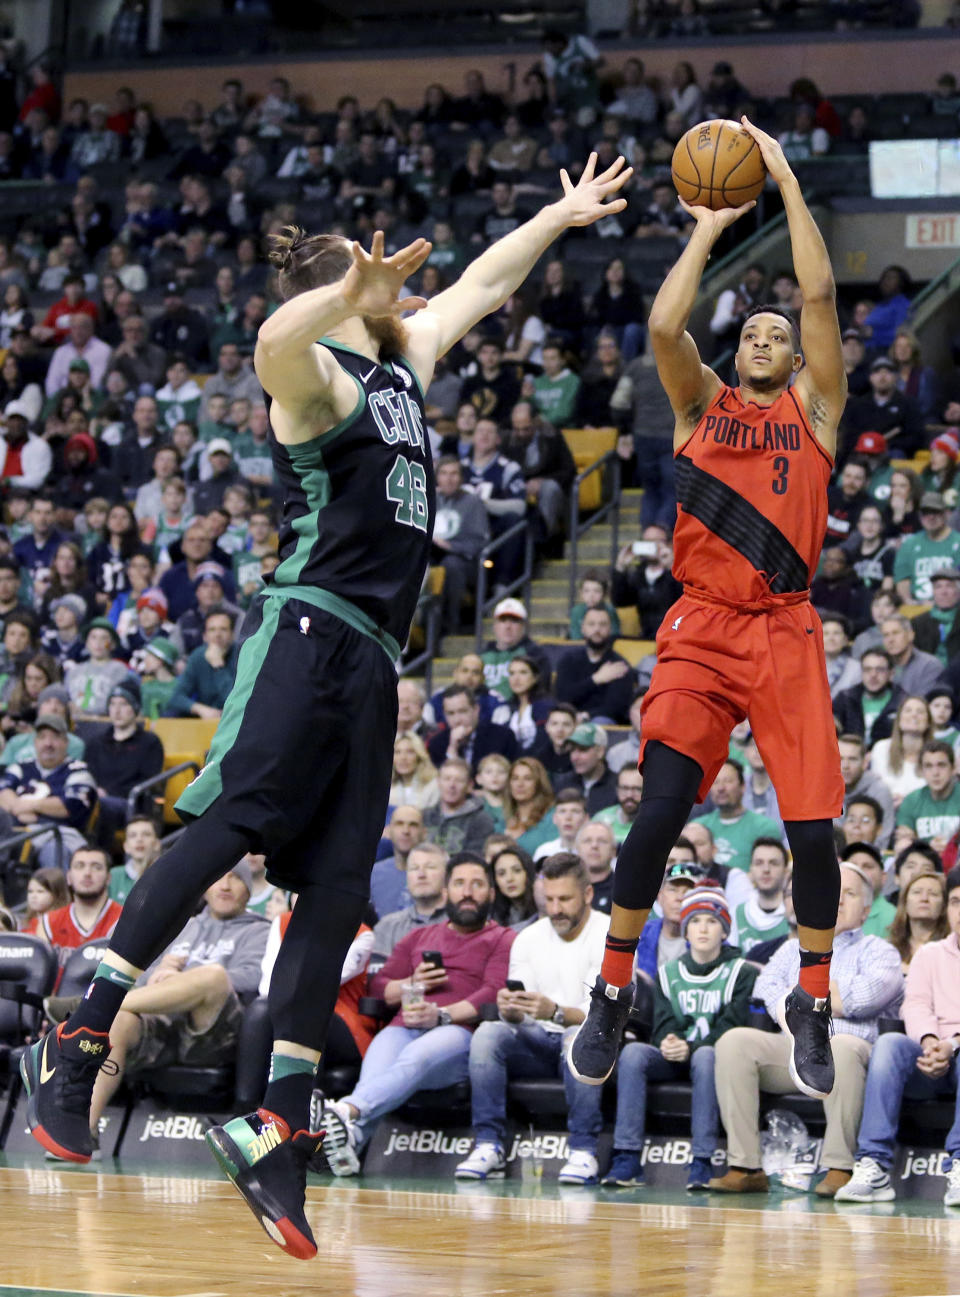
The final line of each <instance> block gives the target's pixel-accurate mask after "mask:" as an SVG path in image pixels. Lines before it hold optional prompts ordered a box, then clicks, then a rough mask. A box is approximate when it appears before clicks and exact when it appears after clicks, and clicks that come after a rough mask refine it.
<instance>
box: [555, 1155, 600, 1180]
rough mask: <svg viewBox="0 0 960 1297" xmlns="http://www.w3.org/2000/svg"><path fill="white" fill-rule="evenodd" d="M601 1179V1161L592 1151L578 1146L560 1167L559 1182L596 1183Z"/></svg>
mask: <svg viewBox="0 0 960 1297" xmlns="http://www.w3.org/2000/svg"><path fill="white" fill-rule="evenodd" d="M599 1179H600V1163H599V1162H598V1161H597V1159H596V1158H595V1157H594V1155H593V1154H592V1153H588V1152H587V1151H586V1149H584V1148H577V1149H574V1151H573V1152H572V1153H571V1154H570V1156H569V1157H568V1158H567V1160H566V1162H565V1163H564V1164H563V1166H562V1167H561V1168H560V1174H559V1175H558V1176H557V1183H558V1184H596V1183H597V1181H598V1180H599Z"/></svg>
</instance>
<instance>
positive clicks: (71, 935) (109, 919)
mask: <svg viewBox="0 0 960 1297" xmlns="http://www.w3.org/2000/svg"><path fill="white" fill-rule="evenodd" d="M122 912H123V911H122V908H121V906H119V905H118V904H117V902H116V901H112V900H110V899H109V898H108V899H107V900H106V901H105V902H104V905H103V909H102V910H101V911H100V913H99V914H98V915H97V919H96V922H95V923H93V924H92V925H91V926H90V927H89V928H88V929H86V930H84V929H83V928H81V927H80V925H79V924H78V923H77V916H76V912H75V910H74V908H73V906H72V905H64V906H62V907H61V908H60V909H59V910H47V912H46V914H43V915H41V917H40V926H41V927H42V929H43V933H44V935H45V936H46V938H47V940H48V941H49V942H50V944H51V946H55V947H56V948H57V953H58V955H59V958H60V963H61V964H63V963H65V962H66V959H67V956H68V955H69V954H70V951H71V950H75V949H76V948H77V946H82V945H83V943H84V942H85V941H93V939H94V938H95V937H109V936H110V934H111V933H112V932H113V930H114V928H115V927H116V926H117V919H119V917H120V915H121V914H122Z"/></svg>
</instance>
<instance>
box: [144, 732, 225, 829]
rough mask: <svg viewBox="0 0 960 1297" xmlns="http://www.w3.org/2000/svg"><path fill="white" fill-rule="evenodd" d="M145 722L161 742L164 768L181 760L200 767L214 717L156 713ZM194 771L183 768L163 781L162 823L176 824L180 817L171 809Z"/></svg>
mask: <svg viewBox="0 0 960 1297" xmlns="http://www.w3.org/2000/svg"><path fill="white" fill-rule="evenodd" d="M147 726H148V728H149V729H150V730H152V731H153V733H154V734H156V736H157V738H158V739H159V740H160V742H161V743H162V744H163V768H164V770H171V769H172V768H173V767H174V766H178V765H180V764H181V763H182V762H184V761H195V762H196V763H197V766H198V768H202V766H203V763H204V761H205V760H206V758H207V752H208V751H209V749H210V744H211V743H212V742H213V736H214V734H215V733H216V729H217V721H216V720H215V719H211V720H206V719H204V718H202V717H199V716H158V717H157V718H156V720H151V721H148V722H147ZM195 773H196V772H195V771H191V770H184V771H183V772H182V773H181V774H178V775H174V776H173V778H171V779H168V780H167V782H166V783H165V784H164V785H163V822H164V824H169V825H177V826H179V824H180V818H179V816H178V815H177V813H176V811H175V810H174V809H173V807H174V803H175V802H176V800H177V798H178V797H179V796H180V794H181V793H182V792H183V790H184V789H185V788H186V786H187V784H189V783H190V781H191V779H193V777H194V775H195Z"/></svg>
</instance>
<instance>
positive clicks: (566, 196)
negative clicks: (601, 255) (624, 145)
mask: <svg viewBox="0 0 960 1297" xmlns="http://www.w3.org/2000/svg"><path fill="white" fill-rule="evenodd" d="M596 169H597V155H596V154H595V153H591V154H590V156H589V158H587V165H586V166H585V167H584V168H583V173H582V175H581V176H580V179H579V180H578V181H577V183H576V184H574V183H573V181H572V180H571V179H570V177H569V175H568V174H567V172H566V169H563V170H561V172H560V183H561V185H563V198H561V200H560V202H559V203H558V207H559V208H560V211H561V213H562V215H563V218H564V222H565V224H567V225H592V224H593V223H594V221H599V220H600V218H601V217H602V216H613V215H615V214H616V213H617V212H622V211H623V209H624V208H625V207H626V205H627V200H626V199H625V198H613V199H611V201H610V202H606V201H605V200H606V199H608V198H610V196H611V194H615V193H617V192H618V190H620V189H622V188H623V186H624V185H625V184H626V183H627V181H628V180H629V179H630V177H631V176H632V175H633V167H628V166H626V159H625V158H623V157H622V156H621V157H619V158H617V160H616V162H614V163H613V164H612V165H611V166H609V167H608V168H607V169H606V171H604V172H603V173H602V174H601V175H599V176H597V175H595V174H594V173H595V172H596Z"/></svg>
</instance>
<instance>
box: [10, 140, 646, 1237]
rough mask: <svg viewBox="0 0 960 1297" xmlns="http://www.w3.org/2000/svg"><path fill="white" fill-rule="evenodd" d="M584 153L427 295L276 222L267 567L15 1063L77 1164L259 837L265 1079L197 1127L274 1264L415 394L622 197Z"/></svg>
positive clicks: (404, 596)
mask: <svg viewBox="0 0 960 1297" xmlns="http://www.w3.org/2000/svg"><path fill="white" fill-rule="evenodd" d="M596 162H597V159H596V155H595V154H592V155H591V157H590V159H589V161H588V162H587V165H586V167H585V168H584V170H583V174H582V176H581V179H580V181H579V183H578V184H577V185H574V184H573V183H572V182H571V180H570V179H569V177H568V176H567V173H566V172H565V171H562V172H561V173H560V178H561V182H562V185H563V197H562V198H560V199H559V201H557V202H555V203H551V204H550V205H549V206H547V207H544V208H543V209H542V211H540V212H539V213H538V214H537V215H536V216H534V217H533V218H532V219H531V220H529V221H527V222H526V223H525V224H524V225H522V226H520V227H519V228H518V229H516V230H514V231H513V232H512V233H510V234H508V235H506V236H505V237H504V238H503V239H501V240H500V241H499V242H498V243H495V244H494V245H493V246H492V247H491V248H489V249H487V251H486V252H484V253H483V254H482V255H481V256H480V257H478V258H477V259H476V261H474V262H473V263H472V264H471V265H470V266H469V267H468V269H467V270H466V271H465V272H464V274H463V275H462V276H461V278H460V279H459V280H458V282H457V283H456V284H454V285H453V286H452V287H451V288H449V289H447V290H446V291H445V292H443V293H440V294H438V295H437V296H436V297H434V298H432V299H431V301H430V302H429V303H427V302H426V301H424V300H423V299H421V298H407V299H406V300H400V296H399V295H400V290H401V288H402V286H403V283H404V281H405V280H406V279H407V278H408V277H409V276H410V275H412V274H413V273H415V272H416V271H417V270H418V269H419V268H420V266H422V265H423V263H424V262H425V260H426V259H427V257H428V255H429V253H430V245H429V244H428V243H426V242H425V241H424V240H423V239H418V240H416V241H415V242H414V243H412V244H410V246H409V247H406V248H403V249H402V250H401V251H399V252H397V253H395V254H394V255H393V256H391V257H385V256H384V255H383V235H382V233H377V234H375V235H374V238H373V244H372V247H371V251H370V252H369V253H367V252H365V251H364V250H363V249H362V248H360V247H359V246H358V245H357V244H351V243H350V242H348V241H347V240H346V239H342V238H339V237H336V236H332V235H316V236H313V237H309V238H308V237H305V236H304V235H303V234H302V232H300V231H299V230H291V231H289V237H276V238H275V240H274V247H273V250H272V253H271V259H272V260H273V261H274V262H275V264H277V265H278V266H279V272H280V273H279V285H280V290H281V294H282V296H283V298H284V302H283V304H282V305H281V306H280V307H279V309H278V310H277V311H276V312H275V313H274V314H273V315H272V316H271V317H270V318H269V319H268V320H267V321H266V322H265V323H264V324H263V326H262V327H261V329H260V334H259V338H258V342H257V349H256V354H255V357H254V364H255V367H256V371H257V375H258V377H259V378H260V381H261V383H262V384H263V387H264V389H265V391H266V393H267V400H268V403H269V413H270V429H271V431H270V444H271V450H272V454H273V459H274V464H275V467H276V473H277V476H278V478H279V480H280V482H281V483H282V486H283V493H284V513H283V519H282V523H281V530H280V564H279V566H278V567H277V569H276V571H275V573H274V574H273V580H272V582H271V583H270V585H269V586H268V587H267V589H266V590H265V591H264V592H263V593H262V594H260V595H258V596H257V598H256V599H255V600H254V602H253V606H252V607H251V610H250V612H249V614H248V616H247V619H246V621H245V623H244V627H243V632H242V641H243V642H242V647H241V651H240V657H239V663H238V668H237V679H236V683H235V685H234V688H233V691H232V692H231V694H230V697H229V698H228V699H227V702H226V705H225V707H224V710H223V716H222V719H221V721H220V725H219V727H218V729H217V733H216V736H215V738H214V740H213V745H212V747H211V749H210V754H209V759H208V761H207V764H206V765H205V767H204V768H203V770H202V771H201V772H200V774H199V775H198V776H197V778H196V779H195V780H194V782H193V783H192V784H191V785H190V787H189V788H188V789H187V790H186V792H185V793H184V794H183V796H182V797H181V799H180V801H179V803H178V810H179V811H180V813H181V815H182V816H183V818H184V819H186V820H188V821H189V824H188V828H187V830H186V832H185V833H184V834H183V835H182V836H181V837H180V839H179V840H178V841H177V842H176V844H175V845H174V846H173V847H172V848H171V849H170V850H169V851H167V852H166V853H165V854H164V855H163V856H161V858H160V859H159V860H158V861H157V863H156V864H155V865H154V866H153V867H152V868H151V869H150V870H148V871H147V873H145V874H144V875H143V877H142V878H141V879H140V880H139V882H138V883H137V885H136V887H135V888H134V889H133V891H132V892H131V893H130V896H129V897H128V899H127V901H126V902H125V904H124V908H123V914H122V916H121V918H120V921H119V922H118V924H117V927H116V930H115V932H114V936H113V939H112V941H111V944H110V949H109V951H108V952H107V954H106V956H105V957H104V959H103V962H102V963H101V964H100V966H99V968H98V969H97V971H96V973H95V975H94V978H93V981H92V982H91V984H90V988H89V990H88V991H87V994H86V996H85V997H84V1000H83V1001H82V1003H81V1005H80V1007H79V1008H78V1009H77V1011H76V1012H75V1013H74V1014H73V1015H72V1017H71V1018H70V1019H69V1020H68V1021H67V1022H66V1023H64V1024H62V1025H61V1026H60V1027H59V1028H58V1029H57V1031H56V1032H55V1033H53V1032H51V1033H49V1034H48V1035H46V1036H45V1037H44V1038H43V1039H42V1040H41V1041H40V1042H38V1044H36V1045H35V1046H33V1047H32V1048H31V1049H30V1050H29V1051H28V1052H27V1054H26V1055H25V1057H24V1060H23V1064H22V1068H21V1070H22V1074H23V1079H24V1082H25V1085H26V1089H27V1093H28V1120H29V1123H30V1127H31V1130H32V1131H33V1134H34V1136H35V1137H36V1138H37V1139H38V1140H39V1142H40V1143H41V1144H43V1145H44V1147H46V1148H47V1149H48V1150H50V1151H52V1152H54V1153H57V1154H59V1155H60V1156H61V1157H64V1158H67V1159H69V1160H71V1161H75V1162H86V1161H89V1159H90V1156H91V1153H92V1148H93V1145H92V1138H91V1133H90V1130H89V1108H90V1099H91V1095H92V1092H93V1087H94V1084H97V1085H100V1086H104V1087H113V1086H115V1085H116V1084H117V1076H116V1073H117V1071H118V1067H119V1065H120V1064H122V1059H123V1056H124V1054H125V1051H126V1049H128V1048H129V1047H130V1046H131V1045H132V1044H134V1043H135V1042H136V1040H137V1038H138V1034H139V1025H138V1024H139V1019H138V1018H137V1017H136V1015H135V1014H132V1013H126V1012H123V1011H122V1004H123V1000H124V996H125V995H126V994H127V992H128V991H129V990H130V989H131V988H132V987H133V985H134V982H135V981H136V979H137V978H138V977H139V976H140V973H141V972H142V970H143V969H145V968H146V967H147V966H148V965H149V964H151V963H152V961H153V960H154V959H155V958H156V957H157V956H158V955H159V953H160V952H161V951H162V950H163V949H164V948H165V947H166V946H167V945H168V944H169V942H170V941H171V940H172V939H173V938H174V937H175V936H176V935H177V933H178V932H179V931H180V929H181V928H182V927H183V924H184V923H185V922H186V920H187V918H188V917H189V916H190V915H191V914H192V913H193V911H194V908H195V906H196V903H197V901H198V900H199V898H200V896H201V895H202V893H203V891H204V890H205V889H206V888H207V887H208V886H209V885H210V883H211V882H213V881H214V880H215V879H217V878H219V877H221V876H222V875H223V874H225V873H227V872H228V871H229V870H230V868H231V867H232V866H233V865H234V864H235V863H236V862H237V861H238V860H239V859H240V857H241V856H243V855H244V854H245V853H246V852H247V851H254V852H264V853H266V855H267V859H268V871H269V877H270V878H271V879H272V880H273V881H275V882H276V883H277V884H279V885H281V886H284V887H289V888H291V889H293V890H294V891H296V892H297V893H298V900H297V904H296V908H295V909H294V911H293V914H292V916H291V919H290V925H289V928H288V929H287V932H286V935H285V937H284V940H283V944H282V946H281V948H280V953H279V955H278V957H277V962H276V965H275V966H274V970H273V976H272V979H271V983H270V1017H271V1022H272V1026H273V1032H274V1037H275V1039H274V1044H273V1054H272V1057H271V1063H270V1075H269V1080H268V1083H267V1090H266V1094H265V1096H264V1101H263V1106H262V1107H261V1108H260V1109H258V1111H257V1112H255V1113H251V1114H249V1115H247V1116H244V1117H237V1118H235V1119H234V1120H233V1121H230V1122H228V1123H227V1124H226V1125H224V1126H222V1127H215V1128H214V1129H213V1130H212V1131H210V1132H209V1133H208V1136H207V1138H208V1142H209V1143H210V1145H211V1147H212V1149H213V1152H214V1154H215V1156H216V1157H217V1160H218V1161H219V1163H220V1165H221V1167H222V1168H223V1169H224V1171H225V1172H226V1174H227V1175H228V1176H229V1178H230V1179H231V1181H232V1182H233V1183H234V1185H235V1186H236V1188H237V1189H238V1190H239V1191H240V1193H241V1194H243V1196H244V1198H245V1199H246V1201H247V1203H248V1205H249V1206H250V1208H251V1209H252V1211H253V1212H254V1214H255V1215H256V1217H257V1219H258V1220H259V1221H260V1223H261V1224H262V1226H263V1228H264V1229H265V1230H266V1232H267V1234H268V1235H269V1236H270V1237H271V1238H272V1239H273V1240H274V1242H276V1243H277V1244H278V1245H279V1246H280V1247H281V1248H282V1249H283V1250H284V1251H286V1252H288V1253H289V1254H290V1255H292V1256H296V1257H301V1258H308V1257H311V1256H313V1255H315V1253H316V1243H315V1242H314V1238H313V1235H312V1233H311V1231H310V1226H309V1224H308V1223H307V1220H306V1217H305V1215H304V1193H305V1185H306V1167H307V1162H308V1160H309V1158H310V1156H311V1155H312V1154H313V1153H314V1152H315V1151H316V1149H317V1147H318V1144H319V1140H320V1136H319V1134H318V1133H316V1132H313V1133H311V1132H310V1131H309V1111H310V1098H311V1094H312V1090H313V1086H314V1079H315V1075H316V1070H317V1064H318V1062H319V1060H320V1054H321V1050H322V1048H323V1043H324V1040H325V1037H326V1032H327V1026H328V1023H329V1021H330V1018H331V1015H332V1013H333V1009H334V1004H335V1002H336V998H337V994H338V989H339V985H340V972H341V969H342V966H343V961H344V957H345V955H346V952H347V949H348V947H349V946H350V943H351V942H352V941H353V939H354V936H355V934H356V931H357V928H358V926H359V923H360V919H361V916H362V914H363V911H364V906H365V904H366V899H367V896H368V889H369V877H370V870H371V867H372V863H373V859H374V853H375V848H376V844H377V841H378V839H379V837H380V833H381V829H382V826H383V822H384V818H385V813H386V808H387V798H388V795H389V788H390V778H391V769H392V763H393V741H394V734H395V732H396V720H397V677H396V671H395V667H394V663H395V661H396V659H397V657H398V656H399V653H400V646H401V645H402V644H403V643H404V642H405V640H406V637H407V632H408V630H409V626H410V620H411V618H412V616H413V611H414V608H415V606H416V601H417V597H418V594H419V591H420V587H421V583H422V580H423V576H424V572H425V570H426V565H427V558H428V554H429V549H430V540H431V532H432V527H433V516H434V486H433V469H432V464H431V459H430V454H429V448H428V442H427V437H426V427H425V420H424V406H423V392H424V391H425V390H426V388H427V387H428V386H429V384H430V380H431V377H432V375H433V368H434V364H435V362H436V359H437V357H438V356H441V355H443V354H444V353H445V352H446V351H448V350H449V349H450V347H452V346H453V345H454V343H455V342H457V340H458V339H460V338H462V337H463V335H464V334H465V333H466V332H467V331H468V330H469V329H471V328H472V327H473V326H474V325H475V324H477V323H478V321H480V320H482V319H483V318H484V316H486V315H489V314H490V313H491V312H492V311H495V310H497V309H498V308H499V307H500V306H501V305H502V304H503V303H504V302H505V301H506V299H507V298H508V297H509V296H510V294H511V293H513V292H514V291H515V290H516V289H517V288H518V287H519V286H520V284H522V283H523V281H524V280H525V279H526V277H527V275H528V274H529V272H530V270H531V269H532V267H533V265H534V264H535V262H536V261H537V260H538V258H539V257H540V256H541V255H542V253H543V252H544V251H545V249H546V248H547V247H548V246H549V245H550V244H551V243H552V242H553V241H554V240H555V239H556V238H558V237H559V236H560V235H561V234H562V233H563V232H564V230H566V229H568V228H569V227H571V226H583V225H590V224H592V223H593V222H594V221H596V220H599V219H600V218H601V217H603V216H605V215H608V214H612V213H616V212H619V211H622V210H623V208H624V207H625V206H626V200H625V199H623V198H619V197H617V196H616V195H617V194H618V191H619V190H620V189H621V188H622V187H623V185H624V184H625V183H626V181H627V180H628V178H629V176H630V174H631V172H630V169H629V168H626V167H624V161H623V158H619V159H618V160H617V161H616V162H615V163H614V164H613V166H611V167H610V168H609V169H608V170H607V171H605V172H604V173H603V174H602V175H599V176H597V175H596V174H595V171H596ZM411 310H413V311H415V312H416V313H415V314H414V315H413V317H412V318H411V319H409V320H401V315H402V314H403V313H404V312H407V311H411ZM158 989H160V988H158ZM453 1007H454V1009H456V1008H457V1006H453ZM111 1049H112V1051H113V1052H112V1054H111V1055H110V1059H109V1060H108V1058H107V1055H108V1053H110V1051H111ZM104 1063H106V1064H107V1066H106V1067H105V1068H104V1069H103V1071H102V1072H101V1065H102V1064H104ZM108 1071H112V1072H113V1075H112V1076H111V1075H108V1074H107V1073H108ZM100 1097H102V1096H100V1095H98V1099H99V1098H100Z"/></svg>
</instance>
